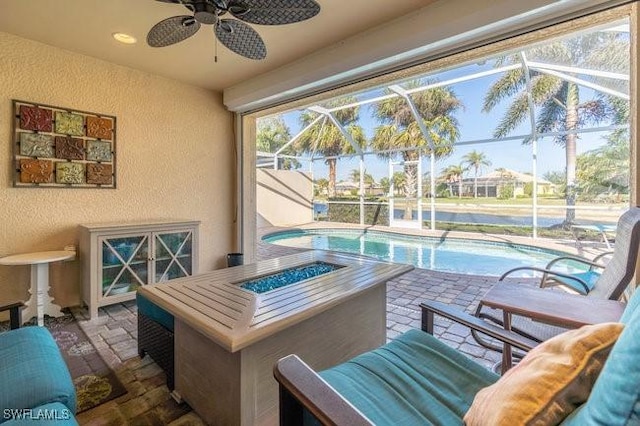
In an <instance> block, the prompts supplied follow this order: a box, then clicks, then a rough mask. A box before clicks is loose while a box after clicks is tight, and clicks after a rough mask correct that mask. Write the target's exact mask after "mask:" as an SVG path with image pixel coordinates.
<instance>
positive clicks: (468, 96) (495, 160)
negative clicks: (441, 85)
mask: <svg viewBox="0 0 640 426" xmlns="http://www.w3.org/2000/svg"><path fill="white" fill-rule="evenodd" d="M491 69H493V61H491V60H486V61H482V62H479V63H471V64H466V65H463V66H458V67H457V68H454V69H451V70H445V71H440V72H438V73H437V74H435V75H431V76H429V78H430V79H432V78H435V79H437V80H438V81H447V80H450V79H454V78H458V77H463V76H467V75H470V74H473V73H477V72H481V71H486V70H491ZM501 76H502V74H494V75H489V76H485V77H481V78H478V79H474V80H470V81H464V82H458V83H455V84H452V85H450V86H449V87H450V88H451V89H452V90H453V91H454V93H455V94H456V96H457V97H458V99H460V100H461V102H462V104H463V105H464V107H463V108H461V109H460V110H459V111H457V112H456V113H455V117H456V118H457V120H458V123H459V131H460V139H459V141H460V142H463V141H470V140H479V139H491V138H492V134H493V132H494V130H495V128H496V126H497V125H498V123H499V121H500V119H501V118H502V116H503V114H504V111H505V110H506V108H507V107H508V106H509V104H510V101H511V99H507V100H505V101H504V102H502V103H501V104H500V105H497V107H496V108H494V110H492V111H491V112H489V113H484V112H482V111H481V109H482V103H483V100H484V96H485V94H486V93H487V91H488V90H489V87H490V86H491V84H493V83H494V82H495V81H496V80H497V79H499V78H500V77H501ZM399 84H400V85H402V82H400V83H399ZM381 93H382V92H381V89H379V88H378V89H372V90H368V91H367V92H364V93H359V94H356V96H357V97H358V99H366V98H371V97H375V96H378V95H380V94H381ZM594 96H595V92H594V91H593V90H591V89H588V88H585V87H581V88H580V101H581V102H583V101H585V100H587V99H590V98H593V97H594ZM372 111H373V109H372V104H367V105H363V106H362V107H361V108H360V119H359V124H360V125H361V126H362V127H363V129H364V131H365V134H366V136H367V138H368V139H371V137H372V136H373V134H374V131H375V128H376V126H378V125H379V123H377V122H376V121H375V119H374V118H373V114H372ZM299 116H300V111H299V110H298V111H291V112H288V113H285V114H283V118H284V121H285V123H286V124H287V126H288V127H289V129H290V132H291V135H292V136H293V135H296V134H297V133H298V132H299V131H300V130H301V128H302V126H301V124H300V122H299ZM602 125H606V123H605V124H602ZM529 132H530V123H529V120H525V121H524V122H523V123H522V124H521V125H520V126H519V128H518V129H516V130H515V131H514V132H512V133H511V134H510V135H523V134H527V133H529ZM606 134H607V132H598V133H584V134H581V135H579V140H578V143H577V153H578V154H581V153H584V152H586V151H590V150H593V149H595V148H597V147H599V146H602V145H604V144H606V140H605V139H604V136H606ZM473 150H476V151H478V152H482V153H484V154H485V156H486V157H487V158H488V159H489V161H490V162H491V165H490V166H489V167H484V169H483V170H481V171H480V175H482V174H486V173H489V172H492V171H493V170H495V169H497V168H501V167H503V168H506V169H511V170H515V171H518V172H521V173H531V172H532V171H533V160H532V157H533V155H532V150H531V145H523V144H522V142H521V141H520V140H512V141H498V142H491V143H483V144H474V145H461V146H456V147H455V149H454V153H453V154H452V155H451V156H449V157H447V158H443V159H440V160H438V161H437V162H436V176H437V175H439V174H440V172H441V171H442V170H443V169H444V168H446V167H448V166H450V165H459V164H460V163H461V162H462V161H463V160H462V158H463V157H464V155H465V154H467V153H469V152H470V151H473ZM537 158H538V161H537V169H538V176H541V177H542V176H544V175H545V174H546V173H548V172H561V173H562V172H564V170H565V151H564V148H563V147H562V146H560V145H557V144H554V143H553V140H552V138H550V137H547V138H543V139H541V140H539V142H538V155H537ZM358 168H359V158H358V157H353V158H341V159H339V160H338V163H337V177H338V181H341V180H349V179H350V178H349V176H350V174H351V172H352V170H354V169H358ZM365 168H366V171H367V173H369V174H371V175H373V177H374V178H375V180H376V181H377V182H379V181H380V178H382V177H387V176H388V174H389V166H388V162H387V160H383V159H380V158H379V157H377V156H375V155H367V156H365ZM301 169H302V170H311V171H312V172H313V178H314V179H319V178H327V177H328V167H327V166H326V165H325V164H324V160H321V161H314V162H313V166H312V167H311V168H310V167H309V164H308V162H306V163H303V167H302V168H301ZM422 170H423V173H424V172H426V171H428V170H429V158H428V157H425V158H424V159H423V166H422ZM466 176H469V177H471V176H473V171H469V172H468V173H467V175H465V177H466Z"/></svg>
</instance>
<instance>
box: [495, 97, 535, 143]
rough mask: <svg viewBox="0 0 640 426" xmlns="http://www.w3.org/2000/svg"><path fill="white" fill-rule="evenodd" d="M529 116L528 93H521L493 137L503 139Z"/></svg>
mask: <svg viewBox="0 0 640 426" xmlns="http://www.w3.org/2000/svg"><path fill="white" fill-rule="evenodd" d="M528 114H529V99H528V97H527V94H526V93H520V94H519V95H518V96H517V97H516V98H515V99H514V100H513V102H512V103H511V105H509V108H507V111H506V112H505V114H504V116H503V117H502V119H501V120H500V123H499V124H498V127H496V130H495V131H494V132H493V137H495V138H503V137H506V136H507V135H508V134H509V133H511V132H512V131H513V130H514V129H515V128H516V127H518V125H519V124H520V123H522V122H523V121H524V120H525V118H527V116H528Z"/></svg>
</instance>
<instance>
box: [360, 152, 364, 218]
mask: <svg viewBox="0 0 640 426" xmlns="http://www.w3.org/2000/svg"><path fill="white" fill-rule="evenodd" d="M360 225H364V155H360Z"/></svg>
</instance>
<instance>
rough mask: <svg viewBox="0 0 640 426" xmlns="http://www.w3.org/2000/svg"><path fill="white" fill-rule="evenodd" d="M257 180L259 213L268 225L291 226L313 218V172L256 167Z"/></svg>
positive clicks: (307, 221)
mask: <svg viewBox="0 0 640 426" xmlns="http://www.w3.org/2000/svg"><path fill="white" fill-rule="evenodd" d="M256 180H257V190H256V192H257V194H256V197H257V198H256V202H257V210H258V216H259V217H260V218H261V219H263V220H266V221H267V222H268V224H271V225H274V226H288V225H299V224H302V223H309V222H311V221H312V220H313V212H312V207H313V204H312V199H313V180H312V179H311V174H310V173H305V172H298V171H293V170H265V169H257V170H256ZM268 224H267V223H264V222H262V223H261V225H268Z"/></svg>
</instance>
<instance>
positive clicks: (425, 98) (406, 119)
mask: <svg viewBox="0 0 640 426" xmlns="http://www.w3.org/2000/svg"><path fill="white" fill-rule="evenodd" d="M429 83H431V81H426V82H423V81H420V80H413V81H410V82H408V83H406V84H405V85H404V88H405V89H407V90H410V89H412V88H416V87H419V86H422V85H425V84H429ZM387 93H392V92H391V91H387ZM411 99H412V101H413V103H414V104H415V106H416V109H417V110H418V112H419V114H420V117H421V118H422V120H423V124H424V126H425V127H426V129H427V131H428V132H429V134H428V138H429V139H430V141H427V140H425V137H424V135H423V134H422V131H421V129H420V126H419V125H418V123H417V122H416V120H415V119H414V116H413V114H412V112H411V108H410V106H409V105H408V103H407V102H406V100H405V99H404V98H402V97H400V96H396V97H391V98H388V99H385V100H383V101H380V102H378V103H377V104H376V105H375V107H374V112H373V115H374V117H375V118H376V119H377V120H378V122H380V123H381V125H380V126H378V127H377V128H376V129H375V134H374V137H373V140H372V147H373V149H375V150H376V151H389V150H401V151H391V152H382V153H381V154H378V155H379V156H380V157H382V158H385V159H389V158H394V157H398V156H399V157H400V158H402V160H404V161H405V162H415V161H416V160H418V159H419V158H420V153H424V154H430V153H431V145H430V142H432V143H433V147H434V154H435V155H436V157H437V158H443V157H446V156H448V155H450V154H451V152H452V151H453V144H454V142H455V141H456V140H457V139H458V137H459V130H458V122H457V120H456V118H455V117H454V113H455V112H456V111H457V110H458V109H459V108H461V107H462V103H461V102H460V100H459V99H458V98H457V97H456V95H455V93H454V92H453V90H452V89H451V88H448V87H438V88H434V89H429V90H423V91H420V92H416V93H413V94H412V95H411ZM412 148H415V149H412ZM417 172H418V168H417V165H416V164H415V163H409V164H405V167H404V173H405V185H404V195H405V197H407V198H414V197H416V194H417V184H418V179H419V178H420V177H419V176H418V173H417ZM404 217H405V219H410V218H411V205H410V204H409V203H407V207H406V209H405V214H404Z"/></svg>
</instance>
